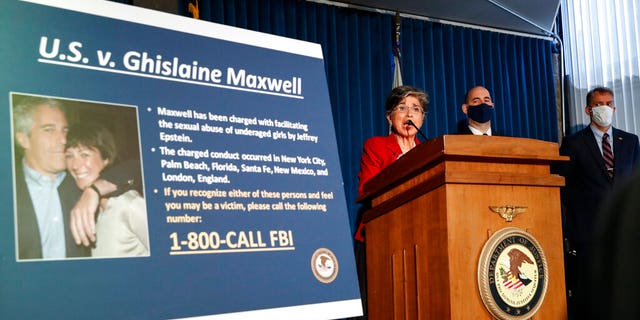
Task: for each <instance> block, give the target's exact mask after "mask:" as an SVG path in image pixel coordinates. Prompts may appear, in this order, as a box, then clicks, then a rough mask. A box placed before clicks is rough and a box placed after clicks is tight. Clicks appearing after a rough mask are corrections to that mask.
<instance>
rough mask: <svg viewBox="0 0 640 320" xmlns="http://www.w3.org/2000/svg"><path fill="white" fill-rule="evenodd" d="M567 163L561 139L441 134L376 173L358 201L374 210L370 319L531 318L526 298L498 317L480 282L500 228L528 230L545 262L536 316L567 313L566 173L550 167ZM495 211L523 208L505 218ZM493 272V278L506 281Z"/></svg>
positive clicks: (369, 237)
mask: <svg viewBox="0 0 640 320" xmlns="http://www.w3.org/2000/svg"><path fill="white" fill-rule="evenodd" d="M566 160H568V158H567V157H563V156H560V155H559V153H558V145H557V144H556V143H551V142H546V141H540V140H533V139H525V138H510V137H499V136H474V135H444V136H441V137H439V138H435V139H432V140H429V141H426V142H424V143H422V144H420V145H418V146H417V147H415V148H414V149H413V150H411V151H410V152H408V153H406V154H405V155H404V156H402V157H401V158H399V159H398V160H396V161H395V162H394V163H393V164H392V165H390V166H389V167H387V168H385V169H384V170H383V171H382V172H380V173H379V174H378V175H376V176H375V177H373V178H372V179H371V180H369V181H368V182H367V183H366V184H365V185H364V193H363V195H362V196H361V197H360V198H359V199H358V202H361V203H363V204H364V205H365V206H366V207H367V208H368V209H367V211H366V212H365V213H364V216H363V220H364V221H365V223H366V255H367V280H368V313H369V319H371V320H376V319H383V320H388V319H438V320H441V319H494V318H497V319H501V318H504V319H507V318H508V319H526V318H529V317H525V318H523V317H522V316H519V315H523V314H526V312H527V311H531V310H527V308H530V307H531V306H530V305H526V303H525V304H524V305H522V306H520V305H518V306H516V308H513V309H512V308H511V307H509V306H508V305H507V306H506V307H505V309H506V310H507V312H512V315H513V316H512V317H511V318H509V317H501V316H496V315H495V313H494V312H492V311H490V309H489V307H487V302H486V297H483V292H481V291H482V290H481V289H483V288H481V286H482V285H481V282H482V283H484V281H481V280H480V279H481V278H484V277H486V275H485V274H483V271H482V270H480V269H482V267H481V265H487V264H486V263H485V262H487V263H488V265H490V266H492V267H495V266H496V265H495V264H496V263H497V262H498V260H497V254H493V255H492V253H491V252H489V253H488V254H485V255H486V257H484V258H483V257H482V256H481V255H482V254H483V252H484V251H486V249H484V248H485V247H486V244H487V243H488V240H489V239H491V237H492V236H493V235H495V234H496V233H497V232H499V231H501V230H503V231H504V230H522V231H523V232H526V234H527V235H531V236H532V237H533V238H534V239H533V240H534V241H535V240H537V243H538V244H539V249H541V250H540V252H539V253H540V254H541V255H542V258H543V259H544V261H546V264H545V265H544V267H545V269H544V271H545V272H547V273H546V274H541V276H542V278H541V279H542V280H544V283H543V282H542V281H540V282H539V283H538V285H543V284H544V285H545V288H544V289H545V290H539V293H540V292H541V293H542V294H541V295H540V294H538V298H539V300H538V301H539V302H538V304H537V306H536V310H535V313H533V314H532V317H530V318H531V319H545V320H547V319H566V316H567V311H566V297H565V284H564V262H563V261H564V260H563V249H562V218H561V212H560V187H561V186H563V185H564V178H563V177H561V176H558V175H553V174H551V173H550V164H551V163H552V162H557V161H566ZM492 208H503V209H504V208H507V211H509V210H508V209H511V210H510V211H514V208H516V209H517V210H516V211H523V212H522V213H520V214H519V215H517V216H515V217H511V218H510V219H508V218H503V217H502V216H501V215H500V214H498V213H496V212H494V211H492ZM498 211H499V210H498ZM503 211H504V210H503ZM508 220H511V221H508ZM513 228H515V229H513ZM524 242H527V241H526V238H525V240H524ZM498 247H500V245H498ZM483 249H484V251H483ZM481 260H486V261H481ZM540 261H542V260H540ZM540 261H537V262H540ZM540 264H541V263H540ZM524 265H526V266H528V265H529V264H527V263H525V264H524ZM507 268H508V267H507ZM539 270H543V269H539ZM541 273H542V271H541ZM489 278H490V279H489V281H488V283H489V284H490V285H491V283H492V282H494V281H495V282H499V280H498V279H493V278H491V277H489ZM505 279H506V278H505ZM523 281H524V280H523ZM542 291H544V292H542ZM485 293H486V292H485ZM488 300H489V302H490V303H491V302H493V301H492V300H491V299H490V298H489V299H488ZM493 307H495V306H493ZM516 309H517V310H516ZM530 316H531V314H530Z"/></svg>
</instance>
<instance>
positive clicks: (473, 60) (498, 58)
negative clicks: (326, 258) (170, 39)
mask: <svg viewBox="0 0 640 320" xmlns="http://www.w3.org/2000/svg"><path fill="white" fill-rule="evenodd" d="M181 1H182V2H179V13H180V14H182V15H184V16H190V14H189V12H188V11H187V4H188V3H189V1H187V0H181ZM192 2H193V3H195V0H192ZM199 7H200V19H202V20H206V21H212V22H216V23H221V24H226V25H230V26H236V27H240V28H245V29H250V30H255V31H260V32H265V33H270V34H275V35H280V36H284V37H289V38H295V39H300V40H305V41H310V42H315V43H319V44H321V45H322V50H323V53H324V59H325V68H326V72H327V82H328V87H329V95H330V99H331V107H332V111H333V120H334V125H335V128H336V137H337V140H338V150H339V153H340V155H339V156H340V161H341V166H342V174H343V178H344V183H345V192H346V198H347V202H348V203H347V205H348V208H349V215H350V218H351V221H352V226H351V228H352V229H354V228H355V219H356V215H357V211H358V209H359V205H358V204H356V203H355V202H354V201H355V199H356V197H357V189H358V181H357V176H358V172H359V170H360V155H361V152H362V145H363V143H364V141H365V139H367V138H369V137H371V136H375V135H386V134H387V132H388V125H387V121H386V119H385V117H384V101H385V99H386V95H387V94H388V93H389V91H390V90H391V84H392V81H393V74H392V68H391V65H392V62H393V59H392V51H391V50H392V41H393V38H392V27H393V16H392V15H390V14H381V13H377V12H370V11H363V10H357V9H351V8H344V7H338V6H332V5H327V4H319V3H312V2H307V1H294V0H200V2H199ZM552 50H553V43H552V42H551V41H547V40H544V39H537V38H528V37H522V36H516V35H510V34H504V33H497V32H490V31H481V30H477V29H470V28H465V27H459V26H452V25H446V24H441V23H435V22H428V21H423V20H416V19H409V18H403V19H402V28H401V52H402V75H403V80H404V83H405V84H406V85H413V86H416V87H419V88H422V89H424V90H425V91H426V92H427V93H428V94H429V97H430V99H429V100H430V103H429V106H428V109H429V112H428V114H427V119H426V122H425V126H426V128H425V126H423V132H424V133H425V134H426V135H427V137H429V138H433V137H437V136H440V135H443V134H448V133H454V132H455V131H456V124H457V122H458V121H459V120H460V119H463V118H464V115H463V114H462V111H461V110H460V106H461V104H462V103H463V100H464V94H465V92H466V91H467V90H468V89H469V88H471V87H473V86H476V85H484V86H485V87H487V88H488V89H489V91H490V92H491V95H492V97H493V100H494V102H495V104H496V114H495V121H494V122H495V128H494V130H496V131H497V132H499V133H500V134H502V135H507V136H514V137H526V138H534V139H541V140H546V141H553V142H557V141H558V134H557V114H556V106H555V87H554V79H553V63H552Z"/></svg>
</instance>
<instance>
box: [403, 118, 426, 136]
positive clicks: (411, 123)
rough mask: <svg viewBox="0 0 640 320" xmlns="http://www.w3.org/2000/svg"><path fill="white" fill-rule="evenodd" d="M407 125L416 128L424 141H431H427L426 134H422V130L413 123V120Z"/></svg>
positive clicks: (408, 121)
mask: <svg viewBox="0 0 640 320" xmlns="http://www.w3.org/2000/svg"><path fill="white" fill-rule="evenodd" d="M407 124H408V125H410V126H413V127H414V128H416V130H418V133H419V134H420V136H421V137H422V139H424V141H427V140H429V139H427V136H425V135H424V133H422V131H420V128H418V126H416V124H415V123H413V121H411V119H409V120H407Z"/></svg>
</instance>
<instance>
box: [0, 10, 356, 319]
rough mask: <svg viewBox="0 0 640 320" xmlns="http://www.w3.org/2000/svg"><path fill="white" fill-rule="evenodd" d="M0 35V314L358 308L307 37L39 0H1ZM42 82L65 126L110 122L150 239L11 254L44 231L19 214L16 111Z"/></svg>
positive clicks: (326, 117) (145, 315) (317, 69)
mask: <svg viewBox="0 0 640 320" xmlns="http://www.w3.org/2000/svg"><path fill="white" fill-rule="evenodd" d="M0 41H1V43H2V48H1V49H0V66H1V67H0V91H1V92H0V113H1V116H0V130H2V135H1V136H0V139H1V140H0V148H2V152H0V161H1V164H2V165H1V166H0V175H1V176H0V177H1V179H0V190H2V195H3V196H2V197H1V198H0V201H1V202H0V205H1V206H2V211H1V212H0V279H1V282H0V283H1V285H0V318H1V319H44V318H46V319H51V318H55V319H75V318H91V319H175V318H200V317H201V318H203V319H329V318H344V317H349V316H355V315H359V314H361V312H362V308H361V302H360V296H359V291H358V284H357V276H356V271H355V263H354V258H353V250H352V241H351V237H350V228H349V222H348V214H347V207H346V200H345V196H344V190H343V181H342V175H341V171H340V170H341V169H340V164H339V160H338V152H337V143H336V137H335V131H334V127H333V121H332V119H333V118H332V115H331V108H330V102H329V96H328V89H327V83H326V78H325V73H324V64H323V63H324V62H323V57H322V50H321V48H320V46H319V45H317V44H313V43H308V42H302V41H298V40H293V39H287V38H282V37H277V36H273V35H268V34H262V33H257V32H252V31H247V30H243V29H238V28H232V27H228V26H224V25H217V24H212V23H207V22H203V21H199V20H195V19H189V18H184V17H179V16H175V15H170V14H165V13H161V12H156V11H151V10H146V9H142V8H137V7H133V6H127V5H121V4H117V3H112V2H106V1H105V2H103V1H50V0H42V1H24V2H23V1H3V2H2V4H0ZM39 98H43V99H49V100H55V101H57V102H58V103H60V104H61V105H63V106H64V108H65V111H66V115H65V116H66V120H67V122H68V124H69V125H70V126H71V128H73V125H74V124H75V123H99V124H100V125H102V126H103V127H105V128H107V129H108V130H110V131H111V133H112V134H113V136H114V137H115V142H116V146H117V148H118V151H119V158H118V159H127V161H129V162H128V163H134V164H133V165H130V164H127V165H128V166H134V167H139V171H140V174H141V177H142V182H143V183H142V188H141V190H140V191H139V193H140V194H138V195H137V196H142V197H143V198H144V201H143V206H146V208H144V210H143V211H142V212H143V214H142V218H143V219H141V220H144V221H143V225H142V226H141V227H140V230H143V231H142V232H138V233H136V234H137V235H138V236H140V237H141V238H145V237H148V239H144V240H145V241H146V242H144V241H143V243H145V244H146V246H147V249H148V251H147V252H146V253H144V254H140V255H134V254H121V255H115V256H103V255H99V254H97V251H93V253H92V255H91V256H88V257H66V256H65V257H61V258H60V257H58V258H56V257H53V258H51V257H47V256H46V254H45V253H44V251H45V250H44V249H42V250H43V255H45V257H39V256H38V257H35V258H34V257H33V256H29V255H24V256H22V255H21V254H19V252H22V251H21V250H22V247H24V246H26V242H31V240H33V239H38V237H39V238H41V239H40V242H38V241H35V242H34V243H35V246H36V247H38V250H40V249H41V248H40V244H41V243H44V241H45V239H44V238H45V236H44V234H45V233H46V232H48V231H46V230H44V229H43V228H44V227H43V225H44V222H42V221H43V220H39V219H40V218H37V219H36V218H33V219H32V220H33V221H32V222H34V221H36V220H37V221H38V222H37V226H34V227H33V229H28V228H27V227H24V228H23V227H22V226H20V225H19V224H22V223H23V222H21V221H22V220H20V219H18V217H22V216H21V215H22V214H23V213H21V212H22V211H21V210H22V209H20V208H21V207H22V206H27V205H29V206H30V203H29V195H30V194H31V193H30V192H31V191H26V189H25V190H22V189H21V187H19V186H20V185H24V181H22V182H21V181H18V180H19V178H21V177H22V175H23V174H18V172H22V171H23V170H26V169H24V167H25V165H26V166H28V165H27V164H26V161H25V160H24V159H25V157H26V154H27V153H28V152H29V150H27V149H29V147H28V146H26V145H25V144H23V142H20V141H17V140H16V139H14V138H15V135H14V130H18V128H17V126H16V125H15V124H14V123H13V121H12V119H14V116H16V114H14V112H17V111H15V110H16V109H15V108H17V106H18V105H20V104H26V103H27V102H26V101H32V100H34V99H36V100H37V99H39ZM70 130H72V131H73V130H74V129H70ZM26 137H28V138H29V139H32V137H31V136H28V135H26ZM33 139H35V138H33ZM33 149H34V147H33V146H31V150H33ZM66 152H67V153H66V154H65V157H66V158H65V159H66V168H67V171H65V170H64V169H56V170H57V171H56V172H54V174H55V176H58V177H65V179H66V178H70V177H72V176H73V177H74V179H76V178H78V176H79V175H80V174H79V173H78V172H76V171H73V170H72V169H71V168H70V167H69V166H71V164H70V162H69V159H70V156H69V153H68V152H69V151H68V150H67V151H66ZM54 157H57V155H56V156H51V158H50V159H51V160H52V159H53V158H54ZM52 161H53V160H52ZM74 170H75V169H74ZM113 170H116V169H115V166H114V169H113ZM36 171H37V170H36ZM70 181H73V180H70ZM71 185H72V186H76V185H75V184H73V183H72V184H71ZM78 185H79V184H78ZM76 188H78V187H77V186H76ZM29 190H31V189H29ZM68 190H71V189H68ZM78 190H80V189H78ZM78 190H75V191H76V192H77V191H78ZM57 192H58V193H59V194H60V197H62V196H63V195H62V193H65V192H66V191H65V190H63V189H60V187H58V189H57ZM67 194H70V193H67ZM65 195H66V194H65ZM114 198H115V196H114ZM103 200H105V203H110V202H108V201H112V200H113V199H112V198H104V199H103ZM34 203H35V202H34ZM45 206H50V205H45ZM51 206H53V205H51ZM124 207H125V208H128V207H129V206H128V205H127V202H125V204H124ZM106 208H107V209H105V208H103V207H101V209H99V211H100V214H103V213H104V216H105V217H106V216H108V215H107V214H106V212H108V211H106V210H108V207H106ZM102 210H105V211H102ZM63 211H64V210H63ZM62 214H63V215H67V214H68V212H62ZM100 214H99V215H98V217H99V218H98V220H97V221H98V224H100V223H101V220H100V217H101V216H100ZM32 215H33V213H32ZM36 215H37V213H36ZM34 217H35V216H34ZM34 219H35V220H34ZM65 220H66V218H65ZM19 221H20V222H19ZM34 224H35V223H34ZM25 230H32V231H25ZM65 233H67V234H68V230H66V231H65ZM100 234H101V233H98V235H97V236H98V239H97V242H98V243H100V239H101V238H100ZM40 235H42V236H41V237H40ZM34 237H36V238H34ZM106 237H107V236H104V237H103V238H102V239H103V243H104V241H106V240H104V239H105V238H106ZM21 242H22V243H21ZM67 242H68V240H67ZM21 246H22V247H21ZM67 248H68V244H67ZM47 250H48V249H47ZM47 252H48V251H47ZM68 253H69V249H67V254H68Z"/></svg>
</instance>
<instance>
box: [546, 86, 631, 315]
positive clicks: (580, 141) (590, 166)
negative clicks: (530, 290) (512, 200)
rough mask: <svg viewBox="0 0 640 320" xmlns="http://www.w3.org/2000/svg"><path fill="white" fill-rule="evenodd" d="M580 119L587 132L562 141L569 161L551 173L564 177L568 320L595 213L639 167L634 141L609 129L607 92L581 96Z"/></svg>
mask: <svg viewBox="0 0 640 320" xmlns="http://www.w3.org/2000/svg"><path fill="white" fill-rule="evenodd" d="M586 100H587V101H586V102H587V105H586V106H585V109H584V111H585V113H586V114H588V115H589V117H590V119H591V121H590V124H589V126H587V127H586V128H584V129H583V130H580V131H578V132H576V133H575V134H573V135H571V136H567V137H565V138H564V140H563V141H562V145H561V147H560V154H562V155H565V156H569V157H570V161H569V162H567V163H563V164H560V165H558V166H557V167H556V168H555V169H554V171H556V172H557V173H559V174H561V175H562V176H564V177H565V187H564V188H562V191H561V198H562V205H563V233H564V238H565V252H566V256H565V275H566V285H567V305H568V313H569V319H583V318H584V316H585V315H584V314H582V312H583V311H584V310H586V309H587V308H586V305H585V303H584V297H585V295H587V294H588V293H587V292H584V290H582V289H581V287H582V286H583V285H584V279H586V278H585V276H586V273H585V272H586V270H587V266H588V263H589V253H590V252H591V250H592V248H593V247H594V243H593V240H592V236H593V231H594V227H595V225H594V224H595V220H596V213H597V212H598V209H599V207H600V205H601V204H602V202H603V200H604V199H605V198H606V196H607V195H608V193H609V191H610V190H611V189H612V187H613V186H614V184H617V183H619V182H620V181H621V180H623V179H624V178H625V177H628V176H630V175H631V172H632V171H633V170H634V168H636V167H639V164H640V147H639V145H638V137H637V136H636V135H634V134H631V133H628V132H624V131H622V130H619V129H616V128H614V127H612V126H611V120H612V118H613V114H614V112H615V111H616V107H615V106H614V103H613V91H612V90H611V89H609V88H605V87H597V88H594V89H593V90H591V91H589V93H587V99H586Z"/></svg>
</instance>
